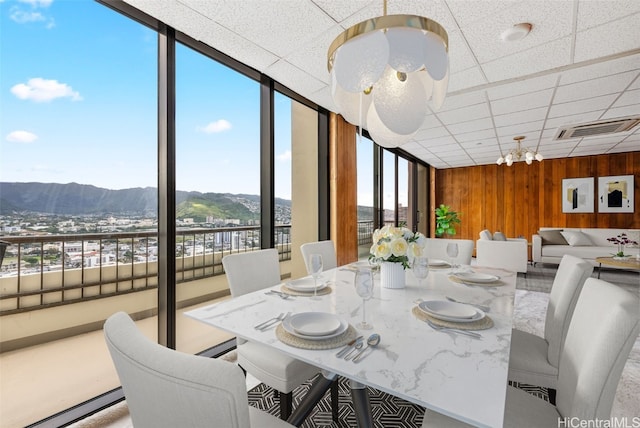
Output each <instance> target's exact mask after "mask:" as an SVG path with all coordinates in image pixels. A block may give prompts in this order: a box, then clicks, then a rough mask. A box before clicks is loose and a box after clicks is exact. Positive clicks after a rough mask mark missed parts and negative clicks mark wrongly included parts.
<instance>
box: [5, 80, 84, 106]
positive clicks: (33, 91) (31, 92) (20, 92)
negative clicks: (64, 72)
mask: <svg viewBox="0 0 640 428" xmlns="http://www.w3.org/2000/svg"><path fill="white" fill-rule="evenodd" d="M11 93H12V94H13V95H15V96H16V97H18V98H20V99H21V100H32V101H35V102H47V101H51V100H54V99H56V98H71V100H72V101H82V97H81V96H80V93H79V92H77V91H74V90H73V88H71V86H69V85H67V84H66V83H60V82H58V81H57V80H51V79H43V78H41V77H35V78H33V79H29V81H28V82H27V83H26V84H25V83H18V84H17V85H14V86H13V87H12V88H11Z"/></svg>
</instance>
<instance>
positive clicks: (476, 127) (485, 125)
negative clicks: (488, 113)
mask: <svg viewBox="0 0 640 428" xmlns="http://www.w3.org/2000/svg"><path fill="white" fill-rule="evenodd" d="M491 128H493V122H492V121H491V119H490V118H485V119H478V120H471V121H469V122H462V123H457V124H455V125H449V126H447V129H449V132H451V133H453V134H463V133H466V132H474V131H482V130H484V129H491Z"/></svg>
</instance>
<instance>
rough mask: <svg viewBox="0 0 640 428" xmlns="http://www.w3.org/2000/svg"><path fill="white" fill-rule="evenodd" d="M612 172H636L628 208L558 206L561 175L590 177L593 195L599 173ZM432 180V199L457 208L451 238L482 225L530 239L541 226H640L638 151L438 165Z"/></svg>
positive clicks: (473, 235) (471, 235)
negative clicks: (570, 209) (569, 210)
mask: <svg viewBox="0 0 640 428" xmlns="http://www.w3.org/2000/svg"><path fill="white" fill-rule="evenodd" d="M611 175H634V176H635V178H634V192H635V193H634V195H635V196H634V198H635V199H634V201H635V211H634V212H633V213H615V214H609V213H599V212H597V211H598V204H597V201H595V203H594V205H595V210H594V211H595V212H594V213H581V214H565V213H563V212H562V199H561V198H562V179H563V178H579V177H595V193H596V195H595V196H594V198H597V193H598V190H597V187H598V177H604V176H611ZM434 180H435V186H434V187H435V190H434V196H435V201H433V203H434V204H433V205H436V206H437V205H439V204H441V203H443V204H445V205H450V206H451V208H452V209H453V210H454V211H457V212H459V213H461V215H460V218H461V220H462V223H461V225H460V226H459V227H458V228H457V231H458V232H457V235H456V238H461V239H473V240H476V239H478V234H479V232H480V231H481V230H483V229H489V230H490V231H491V232H495V231H501V232H503V233H504V234H505V235H506V236H507V237H518V236H524V237H526V238H527V239H528V240H529V241H531V235H533V234H535V233H536V232H537V231H538V229H539V228H540V227H551V226H553V227H556V226H557V227H602V228H607V227H612V228H629V229H639V228H640V152H630V153H619V154H611V155H598V156H584V157H576V158H566V159H548V160H543V161H542V162H535V161H534V163H533V164H531V165H527V164H526V163H525V162H517V163H514V164H513V165H512V166H511V167H508V166H506V165H501V166H498V165H482V166H477V167H467V168H451V169H442V170H436V171H435V177H434ZM433 222H434V214H433V212H432V223H433Z"/></svg>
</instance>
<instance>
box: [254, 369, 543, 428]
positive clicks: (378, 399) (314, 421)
mask: <svg viewBox="0 0 640 428" xmlns="http://www.w3.org/2000/svg"><path fill="white" fill-rule="evenodd" d="M311 382H312V381H309V382H306V383H304V384H302V385H301V386H299V387H298V388H296V389H294V390H293V407H294V408H296V407H297V405H298V404H299V403H300V401H301V400H302V398H303V397H304V395H305V394H306V393H307V391H308V390H309V387H310V384H311ZM338 386H339V388H338V390H339V396H338V403H339V404H338V415H339V418H338V420H339V422H338V423H334V422H333V420H332V418H331V395H330V394H331V390H329V391H327V393H326V394H325V396H324V397H323V399H322V400H320V402H319V403H318V404H317V405H316V406H315V407H314V409H313V410H312V411H311V413H310V414H309V416H308V417H307V419H306V420H305V421H304V423H303V424H302V425H301V426H302V427H303V428H316V427H318V428H319V427H332V428H349V427H354V426H357V424H356V417H355V413H354V411H353V405H352V402H351V389H350V388H349V382H348V380H347V379H345V378H343V377H339V382H338ZM513 386H516V387H519V388H521V389H523V390H525V391H527V392H529V393H531V394H534V395H536V396H538V397H539V398H541V399H543V400H545V401H549V397H548V394H547V390H546V388H540V387H537V386H529V385H524V384H513ZM367 391H368V392H369V401H370V402H371V413H372V418H373V426H374V427H376V428H378V427H379V428H396V427H397V428H416V427H420V426H422V418H423V417H424V407H422V406H418V405H417V404H413V403H410V402H408V401H406V400H403V399H401V398H398V397H395V396H393V395H390V394H387V393H385V392H381V391H378V390H376V389H373V388H370V387H367ZM248 394H249V405H251V406H253V407H257V408H258V409H261V410H264V411H266V412H268V413H270V414H272V415H274V416H277V417H279V416H280V406H279V401H278V399H277V398H276V397H275V394H274V390H273V389H271V388H270V387H268V386H266V385H265V384H263V383H261V384H259V385H257V386H256V387H255V388H253V389H251V390H250V391H249V392H248Z"/></svg>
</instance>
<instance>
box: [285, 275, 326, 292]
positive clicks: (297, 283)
mask: <svg viewBox="0 0 640 428" xmlns="http://www.w3.org/2000/svg"><path fill="white" fill-rule="evenodd" d="M328 285H329V284H328V282H327V281H325V280H322V279H321V280H319V281H318V291H320V290H322V289H324V288H326V287H327V286H328ZM284 286H285V287H286V288H288V289H289V290H293V291H297V292H299V293H311V294H313V289H314V288H315V286H316V283H315V281H314V279H313V278H300V279H294V280H293V281H289V282H286V283H285V284H284Z"/></svg>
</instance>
